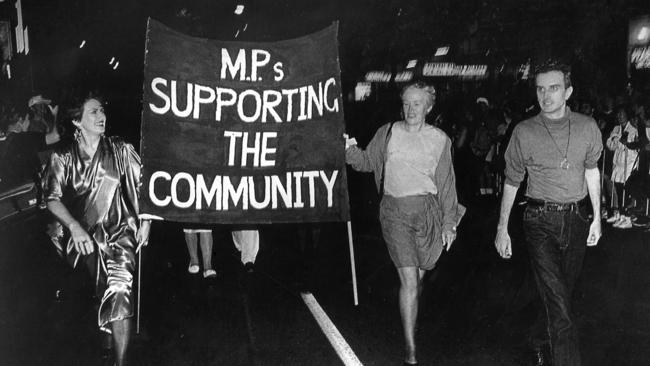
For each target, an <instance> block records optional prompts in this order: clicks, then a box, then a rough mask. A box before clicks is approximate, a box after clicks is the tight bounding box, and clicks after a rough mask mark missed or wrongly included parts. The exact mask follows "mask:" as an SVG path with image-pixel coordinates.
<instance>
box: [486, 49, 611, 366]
mask: <svg viewBox="0 0 650 366" xmlns="http://www.w3.org/2000/svg"><path fill="white" fill-rule="evenodd" d="M570 75H571V74H570V69H569V67H568V66H566V65H563V64H561V63H559V62H557V61H548V62H546V63H544V64H542V65H540V66H539V67H538V68H537V70H536V72H535V85H536V91H537V101H538V103H539V106H540V108H541V111H540V113H539V114H538V115H537V116H534V117H532V118H529V119H527V120H525V121H523V122H521V123H520V124H518V125H517V126H516V127H515V129H514V131H513V134H512V138H511V140H510V143H509V145H508V148H507V150H506V154H505V164H506V170H505V185H504V190H503V198H502V202H501V214H500V218H499V224H498V228H497V235H496V238H495V247H496V249H497V251H498V252H499V254H500V255H501V256H502V257H503V258H506V259H507V258H510V257H511V256H512V249H511V248H512V247H511V242H510V236H509V234H508V220H509V216H510V211H511V209H512V205H513V201H514V199H515V195H516V193H517V190H518V187H519V184H520V183H521V181H522V180H523V179H524V175H525V173H528V185H527V189H526V196H527V200H528V205H527V207H526V210H525V211H524V220H523V223H524V235H525V237H526V245H527V246H528V253H529V256H530V263H531V269H532V272H533V275H534V277H535V282H536V283H537V288H538V291H539V294H540V296H541V298H542V302H543V304H544V308H545V311H546V319H547V324H546V329H547V330H548V331H547V333H548V336H550V339H549V340H548V341H549V342H550V349H551V354H552V364H553V365H554V366H565V365H580V350H579V349H578V341H577V330H576V327H575V324H574V322H573V318H572V315H571V303H570V302H571V294H572V292H573V287H574V284H575V281H576V279H577V277H578V275H579V274H580V271H581V268H582V261H583V258H584V255H585V250H586V246H593V245H596V244H597V243H598V240H599V238H600V236H601V224H600V219H601V217H600V173H599V171H598V165H597V164H598V158H599V157H600V154H601V152H602V149H603V144H602V137H601V134H600V130H599V129H598V126H597V124H596V122H595V121H594V120H593V119H592V118H590V117H587V116H584V115H582V114H579V113H575V112H572V111H571V110H570V109H569V108H568V107H567V105H566V102H567V100H568V99H569V97H570V96H571V93H572V92H573V87H572V86H571V77H570ZM587 195H589V200H587V199H586V197H587ZM588 201H591V206H592V208H593V217H592V218H591V219H590V217H589V214H588V211H587V209H588V208H589V202H588ZM590 220H591V221H590Z"/></svg>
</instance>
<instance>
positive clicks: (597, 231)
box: [585, 168, 602, 246]
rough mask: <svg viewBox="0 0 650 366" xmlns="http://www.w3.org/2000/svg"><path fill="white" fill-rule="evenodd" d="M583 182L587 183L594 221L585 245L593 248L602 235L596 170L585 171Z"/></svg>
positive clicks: (598, 175) (598, 182)
mask: <svg viewBox="0 0 650 366" xmlns="http://www.w3.org/2000/svg"><path fill="white" fill-rule="evenodd" d="M585 180H586V181H587V190H588V191H589V200H590V201H591V207H593V209H594V219H593V221H592V223H591V225H590V226H589V236H588V237H587V245H588V246H594V245H597V244H598V240H599V239H600V236H601V235H602V231H601V227H600V171H598V168H591V169H585Z"/></svg>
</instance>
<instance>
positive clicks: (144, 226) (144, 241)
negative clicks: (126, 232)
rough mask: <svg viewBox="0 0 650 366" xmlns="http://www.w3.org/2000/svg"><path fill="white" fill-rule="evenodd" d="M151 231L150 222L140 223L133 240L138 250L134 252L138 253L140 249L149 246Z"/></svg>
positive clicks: (143, 221)
mask: <svg viewBox="0 0 650 366" xmlns="http://www.w3.org/2000/svg"><path fill="white" fill-rule="evenodd" d="M150 231H151V220H142V222H141V223H140V228H138V232H137V233H136V235H135V239H136V241H137V242H138V248H137V249H136V250H135V252H136V253H137V252H139V251H140V249H141V248H142V247H146V246H147V245H148V244H149V232H150Z"/></svg>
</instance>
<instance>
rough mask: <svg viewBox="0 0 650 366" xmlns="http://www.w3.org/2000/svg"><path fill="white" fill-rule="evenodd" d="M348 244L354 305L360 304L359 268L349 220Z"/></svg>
mask: <svg viewBox="0 0 650 366" xmlns="http://www.w3.org/2000/svg"><path fill="white" fill-rule="evenodd" d="M347 223H348V245H349V246H350V268H351V270H352V293H353V294H354V306H357V305H359V295H358V293H357V270H356V265H355V263H354V243H353V242H352V222H350V221H348V222H347Z"/></svg>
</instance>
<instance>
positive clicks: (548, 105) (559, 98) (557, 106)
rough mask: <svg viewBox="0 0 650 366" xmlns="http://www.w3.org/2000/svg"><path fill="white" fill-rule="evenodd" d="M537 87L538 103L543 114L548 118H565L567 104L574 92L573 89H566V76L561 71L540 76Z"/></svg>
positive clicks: (537, 79) (536, 80)
mask: <svg viewBox="0 0 650 366" xmlns="http://www.w3.org/2000/svg"><path fill="white" fill-rule="evenodd" d="M535 85H536V89H537V102H538V103H539V106H540V108H541V109H542V113H543V114H544V115H545V116H546V117H548V118H555V119H556V118H561V117H563V116H564V109H565V107H566V102H567V100H569V97H570V96H571V93H572V92H573V87H568V88H566V87H565V85H564V74H562V72H560V71H549V72H545V73H543V74H539V75H537V78H536V79H535Z"/></svg>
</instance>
